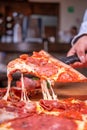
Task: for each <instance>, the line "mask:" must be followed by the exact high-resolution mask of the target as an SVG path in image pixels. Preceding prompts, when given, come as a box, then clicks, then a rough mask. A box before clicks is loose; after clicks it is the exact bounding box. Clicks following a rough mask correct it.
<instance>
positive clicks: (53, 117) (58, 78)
mask: <svg viewBox="0 0 87 130" xmlns="http://www.w3.org/2000/svg"><path fill="white" fill-rule="evenodd" d="M15 72H20V73H21V78H20V80H19V81H17V82H16V85H15V86H13V87H12V86H11V82H12V75H13V74H14V73H15ZM26 73H27V74H30V75H33V76H35V77H34V79H30V78H26V77H24V74H26ZM7 76H8V87H7V88H3V89H0V130H87V101H80V100H77V99H74V98H69V99H62V100H59V99H58V97H57V94H56V93H55V92H54V90H53V87H54V84H55V82H76V81H86V77H85V76H84V75H82V74H80V73H79V72H78V71H76V70H74V69H73V68H72V67H70V66H69V65H66V64H64V63H62V62H61V61H59V60H57V59H55V58H53V57H52V56H51V55H49V54H48V53H47V52H45V51H43V50H42V51H40V52H34V53H33V55H32V56H28V55H26V54H24V55H21V56H20V57H19V58H17V59H15V60H13V61H11V62H10V63H9V64H8V65H7ZM38 88H40V89H41V93H42V98H41V99H39V100H32V99H30V97H29V96H30V95H29V94H30V93H29V92H31V91H32V90H37V89H38ZM33 96H34V95H33Z"/></svg>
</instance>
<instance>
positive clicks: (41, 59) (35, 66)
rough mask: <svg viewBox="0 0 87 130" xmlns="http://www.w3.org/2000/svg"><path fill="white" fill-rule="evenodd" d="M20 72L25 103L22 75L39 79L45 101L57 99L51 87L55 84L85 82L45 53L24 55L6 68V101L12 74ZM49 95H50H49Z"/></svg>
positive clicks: (67, 66)
mask: <svg viewBox="0 0 87 130" xmlns="http://www.w3.org/2000/svg"><path fill="white" fill-rule="evenodd" d="M15 72H21V83H22V94H21V100H25V101H27V99H28V98H27V95H26V90H25V85H24V80H23V74H25V73H27V74H31V75H33V76H36V77H38V78H39V79H40V82H41V88H42V94H43V98H44V99H45V100H46V99H48V100H52V99H54V100H55V99H57V96H56V94H55V93H54V91H53V88H52V86H53V85H54V83H55V82H76V81H83V80H86V77H85V76H84V75H82V74H80V73H79V72H77V71H76V70H75V69H73V68H72V67H70V66H69V65H66V64H64V63H62V62H61V61H59V60H57V59H55V58H53V57H52V56H51V55H50V54H48V53H47V52H45V51H43V50H41V51H40V52H33V55H32V56H28V55H26V54H24V55H21V56H20V57H19V58H17V59H15V60H13V61H11V62H10V63H9V64H8V66H7V76H8V89H7V93H6V95H5V96H4V99H6V100H7V97H8V95H9V91H10V86H11V80H12V74H13V73H15ZM50 93H51V94H50Z"/></svg>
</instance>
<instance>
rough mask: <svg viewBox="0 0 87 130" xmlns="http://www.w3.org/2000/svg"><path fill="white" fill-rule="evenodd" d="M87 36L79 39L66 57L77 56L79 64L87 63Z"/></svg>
mask: <svg viewBox="0 0 87 130" xmlns="http://www.w3.org/2000/svg"><path fill="white" fill-rule="evenodd" d="M86 51H87V36H86V35H84V36H82V37H80V38H79V39H78V40H77V42H76V43H75V44H74V45H73V47H72V48H71V49H70V50H69V52H68V53H67V56H71V55H74V54H77V55H78V57H79V59H80V61H81V63H85V62H87V54H86V53H85V52H86Z"/></svg>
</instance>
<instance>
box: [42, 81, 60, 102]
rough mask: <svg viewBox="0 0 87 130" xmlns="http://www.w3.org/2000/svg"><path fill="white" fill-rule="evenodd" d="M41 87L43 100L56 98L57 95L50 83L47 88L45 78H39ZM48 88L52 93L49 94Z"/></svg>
mask: <svg viewBox="0 0 87 130" xmlns="http://www.w3.org/2000/svg"><path fill="white" fill-rule="evenodd" d="M41 88H42V94H43V99H44V100H52V99H54V100H56V99H57V96H56V95H55V93H54V91H53V88H52V87H51V85H50V87H49V89H48V86H47V81H46V80H41ZM49 90H50V91H51V93H52V95H51V94H50V92H49Z"/></svg>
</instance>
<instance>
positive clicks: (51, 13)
mask: <svg viewBox="0 0 87 130" xmlns="http://www.w3.org/2000/svg"><path fill="white" fill-rule="evenodd" d="M86 9H87V1H86V0H44V1H43V0H0V72H2V73H5V74H6V66H7V64H8V62H9V61H11V60H12V59H14V58H16V57H18V56H19V55H20V54H22V53H28V54H31V53H32V52H33V51H40V50H42V49H43V50H45V51H47V52H49V53H50V54H52V55H53V56H55V57H56V58H61V57H63V56H65V55H66V53H67V52H68V50H69V49H70V48H71V44H70V42H71V40H72V38H73V37H74V36H75V35H76V34H77V33H78V31H79V28H80V25H81V22H82V19H83V15H84V12H85V10H86ZM79 71H80V72H81V73H83V74H85V75H87V71H86V68H81V69H79ZM2 78H3V76H2V75H1V77H0V79H1V80H2ZM4 78H5V77H4Z"/></svg>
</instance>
